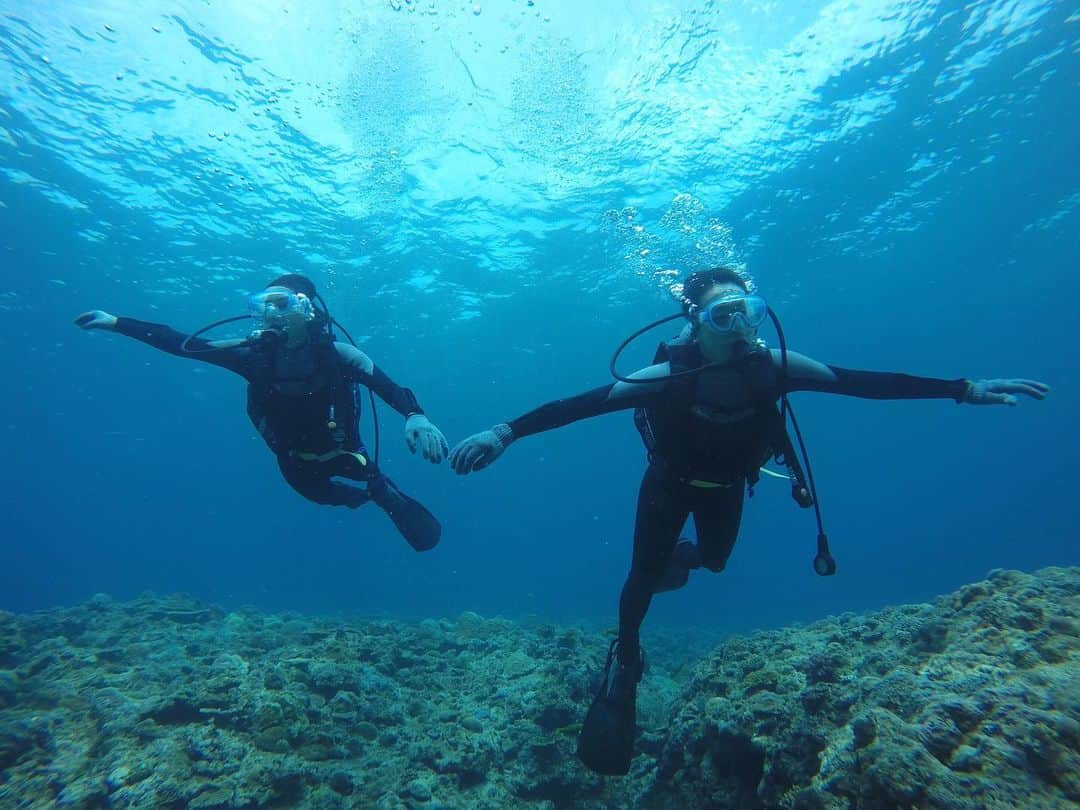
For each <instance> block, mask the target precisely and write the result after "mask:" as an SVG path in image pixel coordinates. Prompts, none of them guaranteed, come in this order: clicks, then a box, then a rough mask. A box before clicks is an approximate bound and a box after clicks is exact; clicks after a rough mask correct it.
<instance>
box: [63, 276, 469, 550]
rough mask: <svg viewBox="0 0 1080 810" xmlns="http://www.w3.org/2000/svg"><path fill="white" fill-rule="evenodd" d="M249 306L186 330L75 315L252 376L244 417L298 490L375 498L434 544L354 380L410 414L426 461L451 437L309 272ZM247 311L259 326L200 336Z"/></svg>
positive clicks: (432, 527) (359, 500)
mask: <svg viewBox="0 0 1080 810" xmlns="http://www.w3.org/2000/svg"><path fill="white" fill-rule="evenodd" d="M316 301H317V302H318V303H319V304H320V306H319V307H316V306H315V302H316ZM249 304H250V311H251V315H250V316H239V317H236V318H227V319H225V320H224V321H218V322H217V323H214V324H211V325H210V326H208V327H205V328H203V329H201V330H199V331H198V332H196V333H195V334H194V335H190V336H189V335H184V334H181V333H180V332H177V331H175V330H173V329H171V328H169V327H168V326H163V325H160V324H154V323H146V322H144V321H138V320H135V319H133V318H117V317H115V316H113V315H110V314H109V313H107V312H103V311H101V310H93V311H91V312H85V313H83V314H82V315H79V316H78V317H77V318H76V319H75V324H76V325H77V326H79V327H81V328H83V329H103V330H107V331H110V332H118V333H120V334H122V335H126V336H127V337H131V338H135V339H136V340H140V341H142V342H143V343H146V344H149V345H150V346H153V347H154V348H156V349H160V350H162V351H165V352H168V353H169V354H175V355H178V356H181V357H192V358H195V359H197V360H202V361H203V362H206V363H210V364H212V365H215V366H220V367H222V368H226V369H228V370H229V371H233V372H235V373H237V374H239V375H240V376H241V377H243V378H244V379H245V380H247V383H248V390H247V412H248V416H249V418H250V419H251V421H252V423H253V424H254V425H255V427H256V429H257V430H258V431H259V434H260V435H261V436H262V437H263V440H264V441H265V442H266V444H267V446H269V448H270V449H271V450H272V451H273V452H274V455H275V456H277V461H278V466H279V467H280V469H281V473H282V475H283V476H284V477H285V480H286V481H287V482H288V483H289V485H290V486H292V488H293V489H295V490H296V491H297V492H299V493H300V494H301V495H303V496H304V497H305V498H307V499H308V500H310V501H314V502H315V503H319V504H326V505H332V506H347V507H350V508H356V507H358V506H362V505H363V504H365V503H367V502H368V501H374V502H375V503H376V504H378V506H380V507H381V508H382V509H383V510H384V511H385V512H386V514H387V515H388V516H389V517H390V519H391V520H392V521H393V522H394V525H395V526H396V527H397V528H398V531H400V532H401V534H402V535H403V536H404V537H405V539H406V540H407V541H408V542H409V544H410V545H411V546H412V547H413V548H414V549H416V550H417V551H427V550H428V549H431V548H434V546H435V545H436V544H437V543H438V542H439V537H440V534H441V531H442V530H441V526H440V525H439V521H438V520H436V518H435V517H434V516H433V515H432V514H431V513H430V512H429V511H428V510H427V509H426V508H424V506H422V505H421V504H420V503H418V502H417V501H415V500H413V499H412V498H410V497H409V496H407V495H405V494H404V493H402V492H401V490H399V489H398V488H397V486H395V485H394V482H393V481H391V480H390V479H389V478H388V477H387V476H386V475H384V474H383V473H382V471H381V470H380V469H379V467H378V463H377V456H378V423H377V422H376V437H375V447H376V457H375V458H372V457H371V456H370V455H369V454H368V452H367V450H366V448H365V447H364V444H363V441H362V439H361V437H360V425H359V420H360V401H359V399H358V397H357V385H363V386H366V387H367V388H368V389H369V390H370V391H372V392H374V393H375V394H378V395H379V397H380V398H381V399H382V400H383V401H384V402H386V403H387V404H388V405H390V407H392V408H393V409H394V410H396V411H397V412H398V413H400V414H401V415H402V416H404V417H405V441H406V443H407V445H408V447H409V450H411V451H412V452H413V453H415V452H416V450H417V449H418V448H419V449H420V451H421V453H422V454H423V456H424V458H425V459H427V460H428V461H430V462H432V463H433V464H439V463H441V462H442V460H443V459H444V458H445V457H446V453H447V449H448V448H447V444H446V439H445V438H444V436H443V434H442V433H441V432H440V431H439V429H438V428H437V427H435V425H433V424H432V423H431V422H430V421H429V420H428V418H427V417H426V416H425V415H424V411H423V409H422V408H421V407H420V404H419V403H418V402H417V400H416V397H415V396H414V395H413V392H412V391H410V390H409V389H408V388H403V387H401V386H399V385H397V384H396V383H395V382H393V380H391V379H390V378H389V377H388V376H387V375H386V373H385V372H384V371H383V370H382V369H380V368H379V367H378V366H376V365H375V364H374V363H373V362H372V361H371V358H369V357H368V356H367V355H366V354H364V353H363V352H362V351H360V350H359V349H358V348H356V346H355V345H348V344H346V343H341V342H338V341H336V340H335V337H334V331H333V327H334V325H337V326H338V327H339V328H341V329H342V331H343V332H344V331H345V330H344V329H343V328H342V327H341V326H340V324H337V322H336V321H334V320H333V318H332V317H331V316H330V314H329V312H328V311H327V309H326V305H325V304H324V303H323V301H322V298H321V296H319V294H318V293H317V292H316V289H315V285H314V283H312V281H311V280H310V279H308V278H306V277H304V276H302V275H298V274H288V275H285V276H282V277H281V278H278V279H275V280H274V281H273V282H271V283H270V285H269V286H268V287H267V288H266V289H265V290H263V291H262V292H260V293H256V294H255V295H253V296H251V299H250V301H249ZM247 317H252V318H255V320H256V322H257V323H258V325H259V328H258V329H257V330H256V331H254V332H253V333H252V334H251V335H250V336H249V337H247V338H243V339H236V340H221V341H208V340H204V339H202V338H200V337H199V335H201V334H202V333H203V332H206V331H209V330H210V329H212V328H215V327H217V326H219V325H221V324H222V323H228V322H230V321H236V320H241V319H243V318H247ZM345 334H346V336H348V333H347V332H345ZM349 341H350V343H351V342H352V338H351V337H349ZM372 407H373V408H374V400H373V401H372ZM373 416H374V414H373ZM341 479H347V480H348V481H350V482H356V483H347V482H346V481H344V480H341Z"/></svg>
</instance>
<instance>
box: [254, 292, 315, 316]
mask: <svg viewBox="0 0 1080 810" xmlns="http://www.w3.org/2000/svg"><path fill="white" fill-rule="evenodd" d="M248 310H249V311H250V312H251V315H252V317H254V318H255V319H257V320H260V321H263V322H265V323H267V324H281V323H285V322H286V321H288V320H294V319H295V320H302V321H310V320H312V319H314V317H315V307H314V306H313V305H312V303H311V299H310V298H308V297H307V296H306V295H304V294H303V293H298V292H296V291H294V290H290V289H289V288H288V287H267V288H266V289H265V290H263V291H262V292H258V293H255V294H254V295H252V296H251V297H250V298H249V299H248Z"/></svg>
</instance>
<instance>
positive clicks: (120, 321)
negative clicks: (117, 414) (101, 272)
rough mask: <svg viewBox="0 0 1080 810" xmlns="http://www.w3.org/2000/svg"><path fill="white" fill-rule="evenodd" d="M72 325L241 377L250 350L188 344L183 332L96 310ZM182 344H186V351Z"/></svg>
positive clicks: (237, 344) (234, 343)
mask: <svg viewBox="0 0 1080 810" xmlns="http://www.w3.org/2000/svg"><path fill="white" fill-rule="evenodd" d="M75 325H76V326H78V327H80V328H82V329H86V330H90V329H100V330H102V331H106V332H117V333H119V334H121V335H125V336H126V337H130V338H135V339H136V340H138V341H141V342H143V343H145V344H147V345H148V346H153V347H154V348H155V349H160V350H161V351H163V352H168V353H169V354H174V355H176V356H177V357H189V358H193V359H195V360H202V361H203V362H205V363H210V364H212V365H215V366H221V367H222V368H227V369H229V371H234V372H236V373H237V374H239V375H241V376H243V377H246V376H247V367H248V363H249V358H250V356H251V349H250V347H249V346H248V345H247V343H246V341H243V340H219V341H210V340H203V339H201V338H195V339H194V340H188V336H187V335H185V334H184V333H183V332H177V331H176V330H175V329H173V328H171V327H168V326H165V325H163V324H159V323H150V322H148V321H138V320H135V319H134V318H117V317H116V316H115V315H110V314H109V313H108V312H105V311H103V310H100V309H95V310H91V311H90V312H84V313H83V314H82V315H79V316H78V317H77V318H76V319H75ZM185 341H187V346H186V348H185V346H184V344H185Z"/></svg>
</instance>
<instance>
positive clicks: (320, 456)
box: [293, 450, 367, 467]
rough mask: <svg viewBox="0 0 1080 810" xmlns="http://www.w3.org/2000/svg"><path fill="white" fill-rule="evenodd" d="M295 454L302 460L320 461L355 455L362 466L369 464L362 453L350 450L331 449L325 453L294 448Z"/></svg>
mask: <svg viewBox="0 0 1080 810" xmlns="http://www.w3.org/2000/svg"><path fill="white" fill-rule="evenodd" d="M293 455H294V456H296V458H298V459H300V460H301V461H318V462H320V463H321V462H325V461H333V460H334V459H335V458H338V457H340V456H353V457H354V458H355V459H356V460H357V461H359V462H360V466H361V467H366V466H367V459H366V458H364V456H363V454H362V453H350V452H349V451H348V450H329V451H327V452H325V453H303V452H298V451H296V450H294V451H293Z"/></svg>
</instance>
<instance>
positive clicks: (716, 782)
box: [0, 568, 1080, 810]
mask: <svg viewBox="0 0 1080 810" xmlns="http://www.w3.org/2000/svg"><path fill="white" fill-rule="evenodd" d="M1078 614H1080V568H1050V569H1044V570H1042V571H1038V572H1035V573H1032V574H1025V573H1020V572H1016V571H995V572H991V573H990V575H989V576H988V578H987V579H986V580H984V581H982V582H978V583H974V584H971V585H968V586H966V587H963V588H961V589H960V590H958V591H956V592H955V593H952V594H949V595H947V596H943V597H940V598H938V599H936V600H935V601H933V602H932V603H929V604H919V605H904V606H899V607H893V608H888V609H885V610H881V611H875V612H872V613H866V614H859V615H855V614H845V615H842V616H838V617H834V618H829V619H825V620H822V621H818V622H814V623H813V624H808V625H806V626H799V627H789V628H784V629H780V630H773V631H767V632H759V633H754V634H752V635H749V636H744V637H731V638H728V639H727V640H725V641H724V642H723V643H721V644H719V645H718V646H716V647H715V648H714V649H712V651H711V652H708V653H707V654H705V655H704V656H701V655H697V656H696V657H695V659H694V660H689V659H688V655H689V654H690V653H689V647H688V646H687V644H686V643H685V640H683V639H680V638H678V637H675V636H672V637H665V636H663V634H657V633H654V634H653V635H652V637H651V641H650V650H649V652H650V666H649V671H648V672H647V674H646V677H645V680H644V681H643V683H642V687H641V692H640V697H639V706H638V709H639V712H638V713H639V722H640V725H641V727H642V728H641V732H640V737H639V740H638V747H637V750H638V755H637V757H636V758H635V760H634V764H633V767H632V769H631V773H630V774H629V775H628V776H627V777H625V778H609V779H605V778H601V777H597V776H596V775H594V774H592V773H590V772H589V771H587V770H585V769H584V768H583V767H582V766H581V765H580V764H579V763H578V761H577V759H576V757H575V755H574V746H575V737H576V732H577V730H578V723H580V721H581V718H582V716H583V715H584V711H585V709H586V708H587V706H588V702H589V700H590V699H591V695H592V693H593V691H594V689H595V687H596V684H597V680H598V678H599V675H600V673H599V671H598V669H599V666H600V664H601V663H602V661H603V659H604V654H605V651H606V645H607V641H608V640H609V637H605V635H604V634H603V633H600V632H589V631H587V630H585V629H582V628H579V627H561V626H556V625H552V624H543V623H528V624H523V623H518V622H512V621H507V620H504V619H491V618H483V617H480V616H478V615H476V614H473V613H465V614H462V615H461V616H459V617H457V618H456V619H455V620H446V619H440V620H435V619H428V620H424V621H420V622H406V621H399V620H391V619H385V618H375V619H351V618H350V619H345V618H329V617H305V616H299V615H292V614H286V615H276V614H267V613H262V612H259V611H256V610H241V611H232V612H226V611H223V610H221V609H218V608H216V607H214V606H211V605H206V604H203V603H200V602H198V601H195V600H192V599H189V598H185V597H169V598H158V597H152V596H146V597H143V598H140V599H137V600H134V601H130V602H117V601H114V600H112V599H110V598H109V597H108V596H105V595H98V596H95V597H94V598H93V599H91V600H90V601H88V602H87V603H85V604H81V605H77V606H74V607H70V608H62V609H55V610H49V611H43V612H39V613H33V614H25V615H17V614H11V613H2V612H0V806H2V807H4V808H8V807H11V808H38V807H42V808H44V807H74V808H99V807H108V808H114V807H116V808H128V807H130V808H143V807H153V808H177V809H179V808H194V809H196V810H210V809H211V808H274V807H311V808H378V809H379V810H392V809H393V810H399V809H400V810H406V809H408V810H413V809H414V808H415V809H416V810H420V809H421V808H422V809H423V810H448V809H449V808H461V810H468V809H471V808H507V807H522V808H544V809H545V810H555V809H556V808H582V809H583V810H593V809H594V808H595V809H596V810H599V808H643V810H652V809H653V808H655V809H656V810H659V809H660V808H680V809H681V810H686V808H747V809H749V808H791V809H792V810H834V808H835V809H839V808H893V807H895V808H910V807H919V808H923V807H926V808H997V807H1000V808H1014V807H1024V808H1060V807H1074V806H1080V620H1078Z"/></svg>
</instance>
